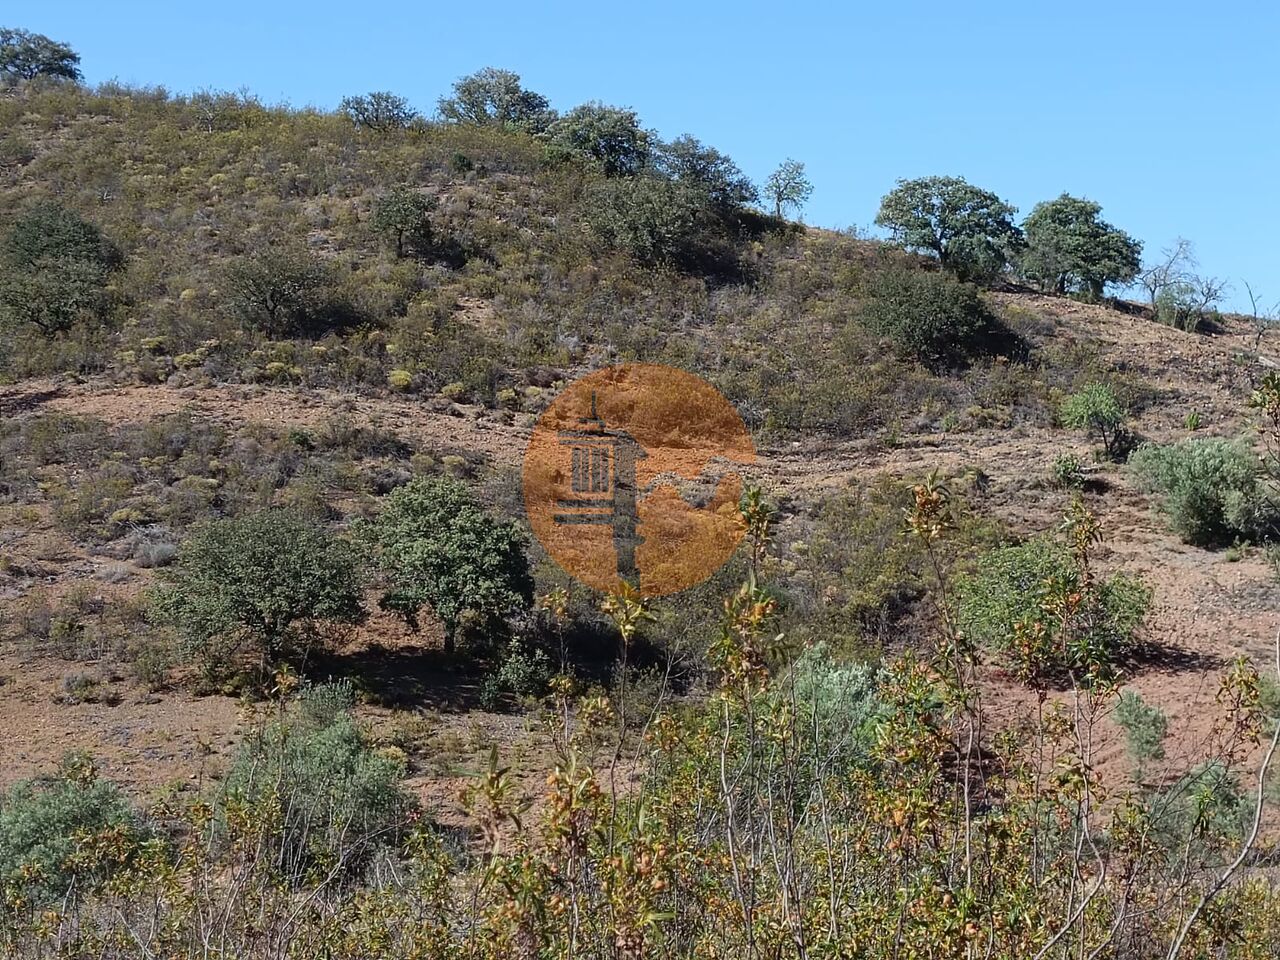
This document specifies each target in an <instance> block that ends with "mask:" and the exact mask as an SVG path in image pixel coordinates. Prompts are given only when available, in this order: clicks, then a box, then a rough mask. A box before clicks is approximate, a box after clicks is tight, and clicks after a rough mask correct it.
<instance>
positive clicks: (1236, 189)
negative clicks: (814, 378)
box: [0, 0, 1280, 308]
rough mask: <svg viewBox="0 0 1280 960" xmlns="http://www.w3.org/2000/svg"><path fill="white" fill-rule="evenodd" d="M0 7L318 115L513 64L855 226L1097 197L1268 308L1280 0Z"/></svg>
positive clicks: (182, 84) (529, 80) (189, 78)
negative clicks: (923, 212)
mask: <svg viewBox="0 0 1280 960" xmlns="http://www.w3.org/2000/svg"><path fill="white" fill-rule="evenodd" d="M0 20H2V21H3V22H4V25H9V26H21V27H25V28H27V29H31V30H35V31H38V32H41V33H46V34H48V35H50V36H52V37H55V38H57V39H60V40H65V41H67V42H69V43H70V44H71V45H72V46H73V47H75V48H76V49H77V50H78V51H79V52H80V53H81V55H82V57H83V64H82V65H83V68H84V72H85V76H86V79H87V80H88V81H89V82H91V83H96V82H100V81H102V80H107V79H113V78H114V79H118V80H121V81H126V82H134V83H142V84H155V85H162V86H165V87H167V88H169V89H170V90H172V91H177V92H189V91H192V90H196V89H201V88H205V87H213V88H219V89H239V88H241V87H247V88H249V89H250V90H252V91H253V92H255V93H257V94H258V95H259V96H260V97H262V98H263V99H264V100H268V101H271V102H278V101H287V102H290V103H292V104H294V105H297V106H302V105H308V104H310V105H315V106H320V107H333V106H334V105H336V104H337V102H338V101H339V100H340V99H341V98H342V97H343V96H344V95H346V94H349V93H359V92H366V91H369V90H375V89H388V90H393V91H395V92H397V93H399V94H401V95H403V96H405V97H407V98H408V99H409V100H410V101H412V102H413V103H414V104H415V105H416V106H418V107H419V108H420V109H422V110H423V111H424V112H428V113H429V112H431V110H432V109H433V108H434V105H435V101H436V98H437V97H439V96H440V94H442V93H444V92H446V91H447V90H448V88H449V86H450V84H451V83H452V82H453V81H454V80H455V79H457V78H458V77H459V76H461V75H463V74H466V73H470V72H471V71H473V70H476V69H478V68H480V67H483V66H499V67H506V68H509V69H512V70H515V71H517V72H518V73H520V74H521V75H522V77H523V78H524V81H525V85H526V86H528V87H530V88H531V89H534V90H537V91H539V92H540V93H543V94H545V95H546V96H548V97H549V98H550V99H551V101H552V103H553V104H554V105H555V106H556V107H558V108H560V109H566V108H569V107H572V106H573V105H575V104H577V103H580V102H582V101H584V100H592V99H599V100H603V101H606V102H609V103H614V104H619V105H624V106H630V107H632V108H634V109H635V110H637V111H638V112H639V114H640V116H641V118H642V120H643V121H644V123H645V124H646V125H647V126H650V127H653V128H655V129H656V130H657V131H658V132H659V133H660V134H662V135H663V136H666V137H672V136H676V135H678V134H680V133H685V132H688V133H692V134H694V135H695V136H697V137H698V138H699V139H701V140H703V141H705V142H707V143H710V144H712V145H714V146H716V147H718V148H720V149H721V150H723V151H725V152H727V153H729V154H730V155H731V156H732V157H734V159H735V160H737V161H738V163H739V164H740V165H741V166H742V167H743V169H744V170H745V171H746V172H747V173H748V174H750V175H751V176H752V177H753V178H755V179H757V180H762V179H763V178H764V177H765V176H767V175H768V173H769V171H770V170H771V169H773V167H774V166H776V165H777V163H778V162H779V161H781V160H782V159H784V158H786V157H795V158H796V159H799V160H802V161H804V162H805V164H806V166H807V168H808V172H809V175H810V179H812V181H813V183H814V187H815V189H814V194H813V198H812V200H811V202H810V203H809V206H808V207H807V209H806V211H805V219H806V220H807V221H808V222H809V223H813V224H817V225H821V226H830V227H847V226H850V225H857V226H859V227H861V228H867V227H869V226H870V225H871V221H872V220H873V219H874V217H875V213H876V209H877V207H878V204H879V198H880V197H881V196H882V195H883V194H884V193H885V192H886V191H887V190H888V189H890V188H891V187H892V186H893V184H894V181H895V180H896V179H898V178H899V177H915V176H922V175H927V174H935V173H936V174H952V175H958V176H963V177H966V178H967V179H968V180H970V181H971V182H973V183H976V184H979V185H980V186H983V187H986V188H988V189H991V190H994V191H995V192H996V193H998V194H1000V195H1001V196H1002V197H1004V198H1005V199H1007V200H1008V201H1010V202H1011V203H1013V204H1014V205H1016V206H1017V207H1018V208H1019V209H1020V211H1021V213H1022V214H1024V215H1025V214H1026V213H1027V212H1029V210H1030V209H1031V207H1032V206H1033V205H1034V204H1035V203H1036V202H1037V201H1039V200H1043V199H1048V198H1051V197H1054V196H1057V195H1058V194H1059V193H1061V192H1062V191H1064V190H1066V191H1068V192H1071V193H1074V194H1077V195H1084V196H1088V197H1090V198H1092V199H1094V200H1097V201H1099V202H1100V203H1101V204H1102V205H1103V213H1104V216H1105V217H1106V218H1107V219H1109V220H1110V221H1111V222H1113V223H1115V224H1116V225H1118V226H1120V227H1122V228H1124V229H1126V230H1128V231H1129V232H1130V233H1132V234H1133V235H1135V236H1137V237H1138V238H1140V239H1141V240H1142V241H1143V242H1144V243H1145V245H1146V248H1147V250H1148V252H1150V253H1154V252H1156V251H1158V250H1159V249H1160V248H1161V247H1162V246H1165V245H1167V244H1168V243H1169V242H1171V241H1172V240H1173V239H1174V238H1175V237H1177V236H1184V237H1186V238H1188V239H1189V240H1191V241H1192V242H1193V243H1194V244H1195V246H1196V250H1197V253H1198V255H1199V259H1200V261H1201V265H1202V270H1203V272H1205V273H1210V274H1214V275H1219V276H1224V277H1228V278H1229V279H1230V280H1231V282H1232V283H1233V285H1234V288H1235V289H1234V292H1233V294H1232V295H1231V299H1230V304H1231V306H1233V307H1236V308H1243V307H1245V306H1247V303H1248V300H1247V298H1246V296H1245V290H1244V283H1243V281H1245V280H1247V281H1248V282H1249V283H1251V284H1252V285H1253V287H1254V290H1255V291H1258V292H1260V293H1261V295H1262V298H1263V300H1264V301H1265V302H1266V303H1267V304H1271V303H1275V302H1277V301H1280V269H1278V268H1280V249H1277V247H1278V244H1277V240H1276V228H1277V224H1280V187H1278V186H1277V179H1276V178H1277V173H1278V172H1280V123H1277V120H1278V119H1280V117H1278V116H1277V115H1278V113H1280V109H1278V106H1277V105H1278V104H1280V63H1278V61H1280V7H1277V6H1276V5H1274V4H1270V3H1263V2H1257V3H1245V2H1231V0H1227V2H1218V3H1211V4H1205V3H1185V2H1180V0H1173V2H1164V3H1152V2H1146V0H1142V2H1124V0H1121V2H1115V0H1112V2H1109V3H1098V2H1093V0H1086V2H1072V3H1070V4H1051V3H1042V2H1036V0H1022V2H1020V3H955V2H952V3H936V2H932V0H929V2H920V0H917V2H915V3H909V4H907V3H889V2H884V0H880V2H877V3H875V4H873V5H866V6H864V5H862V4H858V3H848V4H843V5H838V4H835V3H828V4H817V3H803V2H801V3H770V4H762V3H748V2H737V3H724V2H719V0H716V2H703V3H698V2H696V0H686V2H684V3H666V2H649V3H643V4H625V5H623V4H612V3H608V2H599V0H597V2H594V3H544V4H537V3H528V2H524V3H518V2H506V0H491V2H487V3H466V2H454V3H449V4H436V3H425V2H424V3H373V2H366V3H343V4H332V3H326V2H310V3H305V4H304V3H295V2H273V0H259V2H256V3H245V2H240V0H220V2H217V3H211V4H185V3H172V2H168V3H155V2H147V3H128V2H126V3H115V4H103V3H101V2H92V3H90V2H81V0H71V2H67V0H59V2H57V3H53V2H49V0H43V2H39V3H32V2H24V0H18V2H13V0H11V2H9V3H7V4H6V5H5V9H4V12H3V13H0Z"/></svg>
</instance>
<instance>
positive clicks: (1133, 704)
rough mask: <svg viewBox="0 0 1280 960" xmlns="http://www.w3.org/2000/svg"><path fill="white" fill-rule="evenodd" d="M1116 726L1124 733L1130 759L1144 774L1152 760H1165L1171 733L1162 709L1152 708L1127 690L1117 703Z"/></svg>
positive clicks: (1135, 693)
mask: <svg viewBox="0 0 1280 960" xmlns="http://www.w3.org/2000/svg"><path fill="white" fill-rule="evenodd" d="M1116 723H1118V724H1119V725H1120V727H1121V729H1122V730H1124V735H1125V743H1126V745H1127V746H1128V748H1129V756H1130V757H1131V758H1132V759H1133V762H1134V763H1135V764H1136V765H1137V767H1138V770H1139V771H1141V770H1143V769H1144V768H1145V767H1146V765H1147V764H1148V763H1150V762H1151V761H1152V760H1160V759H1162V758H1163V757H1164V738H1165V736H1167V735H1168V733H1169V718H1168V717H1167V716H1165V713H1164V711H1163V710H1161V709H1160V708H1159V707H1153V706H1151V705H1150V704H1148V703H1147V702H1146V701H1144V700H1143V699H1142V695H1141V694H1140V693H1138V692H1137V691H1134V690H1125V691H1123V692H1122V693H1121V694H1120V699H1119V701H1117V703H1116Z"/></svg>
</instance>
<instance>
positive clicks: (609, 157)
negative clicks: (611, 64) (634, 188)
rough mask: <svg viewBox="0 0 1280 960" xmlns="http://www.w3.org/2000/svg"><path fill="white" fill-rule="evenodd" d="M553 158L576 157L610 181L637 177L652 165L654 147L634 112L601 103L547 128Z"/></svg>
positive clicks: (576, 110)
mask: <svg viewBox="0 0 1280 960" xmlns="http://www.w3.org/2000/svg"><path fill="white" fill-rule="evenodd" d="M547 140H548V145H549V148H550V150H551V153H552V156H553V157H565V158H569V157H576V158H579V159H582V160H585V161H586V162H588V163H590V164H591V165H593V166H595V167H597V168H598V169H599V170H600V171H601V172H602V173H603V174H604V175H605V176H607V177H630V176H635V175H636V174H637V173H639V172H640V171H641V170H643V169H644V168H645V167H646V166H648V165H649V162H650V160H651V159H652V156H653V143H652V138H651V137H650V135H649V132H648V131H647V130H645V129H643V128H642V127H641V126H640V119H639V118H638V117H637V116H636V112H635V111H634V110H627V109H626V108H624V107H611V106H608V105H606V104H603V103H600V102H598V101H592V102H591V103H584V104H582V105H581V106H578V107H574V108H573V109H572V110H570V111H569V112H568V113H566V114H565V115H564V116H563V117H561V118H560V119H559V120H557V121H556V122H555V123H553V124H551V126H550V127H548V128H547Z"/></svg>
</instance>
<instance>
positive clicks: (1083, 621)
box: [956, 536, 1151, 683]
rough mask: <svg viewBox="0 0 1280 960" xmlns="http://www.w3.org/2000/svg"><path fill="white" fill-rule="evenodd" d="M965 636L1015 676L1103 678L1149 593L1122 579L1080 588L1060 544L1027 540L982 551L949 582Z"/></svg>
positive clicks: (1072, 561) (1077, 570)
mask: <svg viewBox="0 0 1280 960" xmlns="http://www.w3.org/2000/svg"><path fill="white" fill-rule="evenodd" d="M956 595H957V598H958V599H957V620H958V623H959V625H960V627H961V629H962V630H963V631H964V633H965V635H966V636H967V637H969V638H970V639H971V640H973V641H975V642H977V643H978V644H980V645H982V646H985V647H988V648H990V649H994V650H997V651H1000V652H1001V653H1003V654H1004V655H1005V656H1007V657H1008V658H1009V659H1010V660H1011V661H1012V663H1013V665H1014V667H1015V669H1016V670H1017V672H1018V674H1019V676H1020V677H1021V678H1023V679H1025V680H1029V681H1032V682H1036V683H1038V682H1042V681H1044V680H1046V679H1051V678H1053V677H1055V676H1056V675H1060V674H1063V673H1072V674H1083V675H1085V676H1095V675H1108V674H1110V673H1111V672H1112V671H1113V670H1114V668H1115V666H1116V665H1117V664H1118V662H1119V661H1120V660H1121V659H1122V658H1123V657H1124V656H1125V654H1126V653H1127V652H1128V651H1129V650H1130V649H1131V648H1132V646H1133V645H1134V642H1135V633H1136V631H1137V629H1138V627H1139V626H1140V625H1141V624H1142V621H1143V618H1144V617H1145V616H1146V612H1147V608H1148V606H1149V604H1150V601H1151V593H1150V590H1148V589H1147V588H1146V587H1145V586H1144V585H1143V584H1142V583H1141V581H1139V580H1137V579H1136V578H1134V577H1129V576H1126V575H1124V574H1120V573H1117V574H1113V575H1112V576H1111V577H1110V578H1107V579H1102V578H1098V577H1095V578H1094V579H1093V581H1092V583H1091V584H1090V585H1087V584H1086V581H1085V579H1084V576H1083V571H1082V566H1081V562H1080V559H1079V558H1078V557H1077V556H1075V555H1074V554H1073V553H1072V550H1071V548H1070V547H1069V546H1068V545H1067V544H1066V543H1065V542H1062V541H1060V540H1057V539H1054V538H1052V537H1048V536H1039V537H1033V538H1032V539H1030V540H1027V541H1025V542H1023V543H1020V544H1017V545H1014V546H1008V547H1000V548H998V549H996V550H992V551H990V552H988V553H986V554H984V555H983V556H982V557H981V558H980V559H979V560H978V565H977V570H976V571H975V572H974V573H973V574H971V575H969V576H965V577H961V578H959V579H958V580H957V583H956Z"/></svg>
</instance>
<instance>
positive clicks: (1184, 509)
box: [1129, 437, 1278, 546]
mask: <svg viewBox="0 0 1280 960" xmlns="http://www.w3.org/2000/svg"><path fill="white" fill-rule="evenodd" d="M1129 465H1130V466H1131V467H1132V468H1133V470H1134V472H1135V473H1136V474H1137V476H1138V479H1139V480H1140V482H1141V483H1142V485H1143V486H1144V487H1145V488H1146V489H1147V490H1148V491H1150V492H1154V493H1156V494H1157V495H1158V496H1159V498H1160V509H1161V510H1162V511H1163V512H1164V513H1165V515H1166V516H1168V518H1169V522H1170V524H1171V525H1172V526H1173V528H1174V530H1175V531H1177V533H1178V535H1179V536H1180V537H1182V539H1183V540H1185V541H1186V542H1187V543H1192V544H1196V545H1198V546H1220V545H1223V544H1229V543H1231V542H1233V541H1234V540H1236V539H1237V538H1246V539H1253V538H1258V537H1261V536H1264V535H1266V534H1267V533H1269V532H1270V531H1272V530H1273V529H1274V528H1275V525H1276V520H1277V516H1278V514H1277V505H1276V501H1275V495H1274V492H1273V491H1272V490H1271V488H1270V487H1269V485H1268V484H1266V482H1265V481H1264V479H1263V475H1262V465H1261V462H1260V461H1259V459H1258V457H1257V456H1256V455H1255V454H1254V453H1253V451H1252V450H1250V449H1249V447H1248V446H1247V445H1246V444H1244V443H1243V442H1241V441H1236V440H1226V439H1223V438H1221V437H1192V438H1188V439H1186V440H1180V441H1178V442H1177V443H1171V444H1165V445H1157V444H1143V445H1142V446H1141V447H1139V448H1138V449H1137V450H1136V451H1135V452H1134V454H1133V456H1132V457H1131V458H1130V460H1129Z"/></svg>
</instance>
